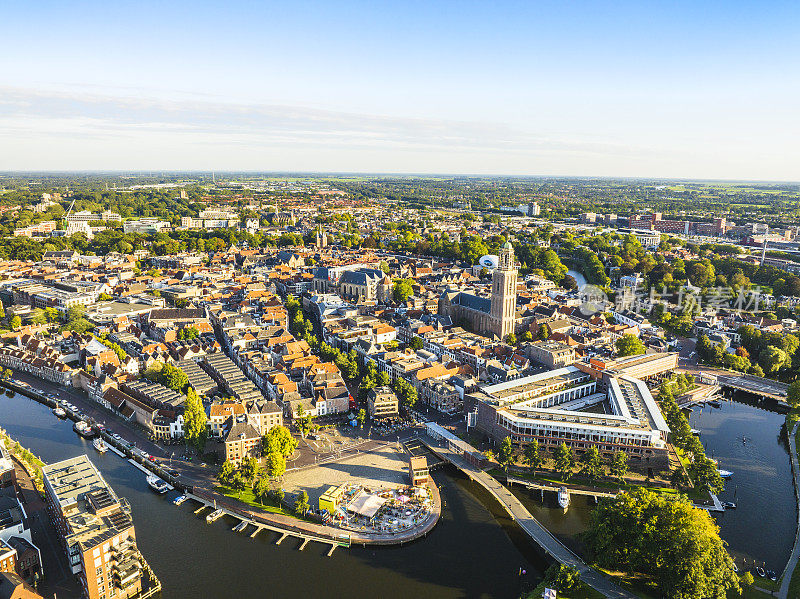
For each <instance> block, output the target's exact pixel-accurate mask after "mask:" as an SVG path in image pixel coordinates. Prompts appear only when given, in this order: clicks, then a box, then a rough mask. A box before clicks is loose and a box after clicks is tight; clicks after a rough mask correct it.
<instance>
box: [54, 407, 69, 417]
mask: <svg viewBox="0 0 800 599" xmlns="http://www.w3.org/2000/svg"><path fill="white" fill-rule="evenodd" d="M53 414H55V415H56V416H57V417H58V418H61V419H62V420H63V419H64V418H66V417H67V411H66V410H65V409H64V408H62V407H60V406H59V407H57V408H53Z"/></svg>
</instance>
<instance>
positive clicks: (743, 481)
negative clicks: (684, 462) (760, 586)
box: [689, 394, 797, 573]
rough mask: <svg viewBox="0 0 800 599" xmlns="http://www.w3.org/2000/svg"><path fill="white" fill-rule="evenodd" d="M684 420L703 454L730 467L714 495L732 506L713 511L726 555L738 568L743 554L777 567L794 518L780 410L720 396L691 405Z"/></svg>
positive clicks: (790, 541)
mask: <svg viewBox="0 0 800 599" xmlns="http://www.w3.org/2000/svg"><path fill="white" fill-rule="evenodd" d="M736 397H737V398H740V399H743V395H742V394H737V395H736ZM689 423H690V424H691V425H692V428H695V429H698V430H699V431H700V440H701V441H702V442H703V446H704V447H705V450H706V455H708V456H709V457H711V458H714V459H716V460H718V462H719V467H720V468H721V469H724V470H730V471H731V472H733V476H732V477H731V478H730V479H728V481H727V484H726V485H725V491H724V492H723V493H722V494H721V495H720V499H721V500H722V501H732V502H734V503H736V509H735V510H727V511H726V512H725V513H723V514H719V515H716V516H715V519H716V521H717V523H718V524H719V526H720V534H721V535H722V538H723V539H725V540H726V541H727V542H728V549H729V550H730V552H731V555H733V556H734V558H735V559H736V562H737V564H738V565H739V567H740V568H741V566H742V562H743V560H746V563H747V565H749V566H752V565H753V562H755V563H756V564H757V565H763V564H766V568H767V569H772V570H775V571H776V572H778V573H780V572H781V571H783V567H784V566H785V565H786V561H787V560H788V559H789V555H790V554H791V552H792V544H793V543H794V534H795V528H796V522H797V519H796V515H795V514H796V512H795V509H796V506H795V498H794V486H793V484H792V465H791V462H790V460H789V445H788V443H787V442H786V439H785V438H784V435H783V423H784V416H783V414H778V413H776V412H773V411H769V410H766V409H764V408H761V407H759V406H758V405H750V404H747V403H741V402H738V401H725V402H722V404H721V406H720V407H719V408H715V407H712V406H710V405H706V406H704V407H702V408H700V407H696V408H694V411H693V412H692V414H691V416H690V418H689Z"/></svg>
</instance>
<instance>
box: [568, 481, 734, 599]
mask: <svg viewBox="0 0 800 599" xmlns="http://www.w3.org/2000/svg"><path fill="white" fill-rule="evenodd" d="M584 540H585V541H586V542H587V544H588V546H589V548H590V550H591V552H592V555H593V557H594V558H595V559H596V560H597V562H598V563H599V564H600V565H601V566H608V567H613V568H614V569H621V570H623V571H625V572H627V573H630V574H634V573H638V574H644V575H646V576H649V577H650V578H651V579H652V581H653V582H654V583H655V585H656V586H657V587H658V589H659V593H661V594H662V595H663V596H665V597H668V598H669V599H705V598H713V599H725V597H726V593H727V592H728V591H729V590H730V591H736V592H738V591H739V583H738V577H737V576H736V575H735V573H734V571H733V560H732V559H731V557H730V555H728V552H727V551H726V549H725V543H724V542H723V541H722V539H721V538H720V536H719V527H718V526H717V524H716V522H714V520H713V519H712V518H711V516H709V515H708V513H707V512H705V511H703V510H700V509H697V508H695V507H693V506H692V504H691V502H690V501H689V500H688V499H687V498H686V497H685V496H679V497H678V498H676V499H673V498H667V497H665V496H664V495H660V494H657V493H654V492H652V491H649V490H647V489H642V488H639V489H636V490H634V491H632V492H629V493H620V494H619V495H617V497H616V498H614V499H613V500H610V501H607V502H603V503H601V504H600V505H599V506H598V507H597V508H596V509H595V510H594V511H593V512H592V515H591V517H590V524H589V529H588V530H587V531H586V533H584Z"/></svg>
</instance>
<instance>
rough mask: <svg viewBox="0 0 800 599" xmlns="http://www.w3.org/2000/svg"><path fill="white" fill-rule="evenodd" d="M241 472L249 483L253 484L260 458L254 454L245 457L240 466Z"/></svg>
mask: <svg viewBox="0 0 800 599" xmlns="http://www.w3.org/2000/svg"><path fill="white" fill-rule="evenodd" d="M239 472H241V473H242V476H243V477H244V479H245V480H246V481H247V483H248V484H252V482H253V479H254V478H255V476H256V473H257V472H258V460H256V459H255V458H254V457H253V456H250V457H247V458H245V459H244V460H242V464H241V465H240V466H239Z"/></svg>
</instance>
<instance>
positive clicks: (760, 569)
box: [756, 566, 767, 578]
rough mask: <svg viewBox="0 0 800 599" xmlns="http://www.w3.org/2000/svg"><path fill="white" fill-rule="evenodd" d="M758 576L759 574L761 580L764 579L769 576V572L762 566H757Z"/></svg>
mask: <svg viewBox="0 0 800 599" xmlns="http://www.w3.org/2000/svg"><path fill="white" fill-rule="evenodd" d="M756 574H758V575H759V576H760V577H761V578H764V577H765V576H766V575H767V571H766V570H764V568H762V567H761V566H756Z"/></svg>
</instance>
